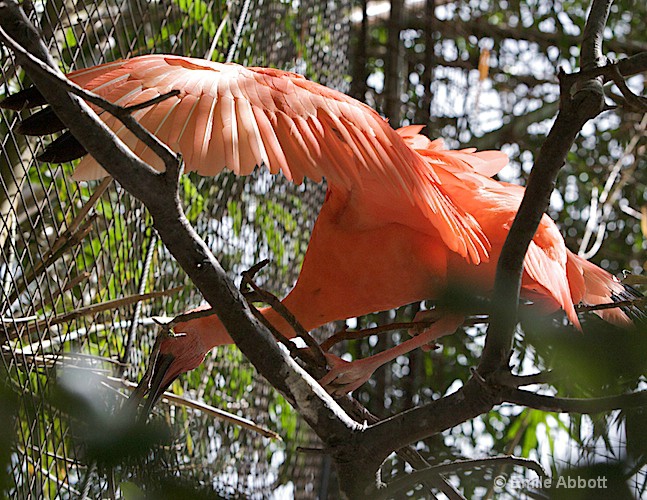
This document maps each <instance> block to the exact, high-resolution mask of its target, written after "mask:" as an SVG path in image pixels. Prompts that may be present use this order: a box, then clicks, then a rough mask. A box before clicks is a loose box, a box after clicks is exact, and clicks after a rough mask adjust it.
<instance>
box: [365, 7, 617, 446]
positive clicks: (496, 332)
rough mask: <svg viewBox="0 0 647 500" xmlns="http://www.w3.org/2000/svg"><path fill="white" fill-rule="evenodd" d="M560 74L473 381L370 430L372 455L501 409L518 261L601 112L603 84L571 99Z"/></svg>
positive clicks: (594, 33) (590, 60) (598, 18)
mask: <svg viewBox="0 0 647 500" xmlns="http://www.w3.org/2000/svg"><path fill="white" fill-rule="evenodd" d="M609 7H610V0H593V5H592V8H591V13H590V15H589V18H588V20H587V28H586V30H585V33H586V42H585V43H586V50H583V52H582V61H581V65H582V67H583V68H585V69H588V68H592V67H595V66H596V65H598V64H603V63H604V61H605V60H604V58H603V56H602V53H601V46H600V44H599V43H598V42H597V40H598V38H599V37H600V36H601V32H602V30H604V26H605V24H606V18H607V15H608V10H609ZM571 88H572V85H571V84H567V83H566V82H564V81H563V78H562V75H561V74H560V90H561V92H560V110H559V113H558V115H557V118H556V119H555V122H554V124H553V126H552V128H551V130H550V132H549V134H548V136H547V138H546V140H545V141H544V144H543V145H542V147H541V149H540V151H539V154H538V155H537V158H536V161H535V164H534V167H533V169H532V171H531V173H530V177H529V179H528V185H527V187H526V191H525V194H524V197H523V199H522V201H521V205H520V206H519V210H518V212H517V215H516V217H515V219H514V222H513V224H512V227H511V228H510V232H509V233H508V236H507V238H506V241H505V243H504V245H503V248H502V250H501V255H500V257H499V261H498V264H497V271H496V278H495V285H494V293H493V296H492V301H491V303H492V311H491V314H490V325H489V327H488V330H487V335H486V341H485V348H484V350H483V356H482V358H481V362H480V364H479V366H478V368H477V371H476V372H475V374H474V376H473V377H472V378H471V379H469V380H468V381H467V382H466V383H465V385H464V386H463V387H462V388H461V389H459V390H458V391H457V392H455V393H453V394H451V395H449V396H446V397H444V398H441V399H439V400H436V401H433V402H432V403H429V404H427V405H425V406H422V407H418V408H414V409H412V410H409V411H405V412H403V413H401V414H399V415H397V416H395V417H393V418H391V419H387V420H385V421H383V422H381V423H379V424H376V425H375V426H372V427H370V428H369V429H368V430H367V435H368V436H370V440H371V443H372V446H373V447H375V449H380V447H390V448H391V449H393V448H396V447H400V446H402V445H404V444H406V443H410V442H414V441H415V440H417V439H421V438H424V437H427V436H430V435H432V434H435V433H438V432H441V431H444V430H445V429H448V428H451V427H453V426H454V425H457V424H459V423H461V422H464V421H465V420H467V419H470V418H473V417H476V416H478V415H480V414H482V413H485V412H487V411H489V410H490V409H492V407H493V406H494V405H496V404H499V403H500V402H502V391H503V389H502V388H501V387H499V386H498V384H497V383H496V382H495V380H496V376H497V374H498V373H500V372H503V373H509V372H510V367H509V366H508V363H509V359H510V355H511V353H512V340H513V336H514V330H515V327H516V324H517V312H518V311H517V310H518V304H519V292H520V289H521V277H522V272H523V261H524V258H525V255H526V252H527V250H528V246H529V245H530V242H531V241H532V238H533V237H534V235H535V232H536V231H537V228H538V226H539V223H540V221H541V218H542V217H543V215H544V212H545V211H546V210H547V209H548V204H549V201H550V195H551V193H552V190H553V187H554V184H555V179H556V178H557V174H558V172H559V170H560V169H561V167H562V165H563V164H564V161H565V159H566V155H567V154H568V151H569V150H570V148H571V146H572V145H573V142H574V140H575V138H576V136H577V135H578V134H579V132H580V130H581V129H582V127H583V126H584V124H585V123H586V122H587V121H588V120H589V119H591V118H594V117H595V116H597V115H598V114H599V113H600V112H601V111H602V110H603V109H604V93H603V89H602V85H601V82H600V81H599V80H597V79H595V78H592V79H590V80H587V81H586V82H585V83H584V84H583V85H582V86H581V87H580V88H579V89H578V90H577V91H576V92H575V93H574V94H572V93H571Z"/></svg>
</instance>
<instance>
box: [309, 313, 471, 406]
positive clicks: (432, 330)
mask: <svg viewBox="0 0 647 500" xmlns="http://www.w3.org/2000/svg"><path fill="white" fill-rule="evenodd" d="M464 319H465V318H464V317H463V316H460V315H445V316H440V317H438V319H437V321H436V322H435V323H434V324H433V325H431V326H430V327H428V328H425V329H424V330H423V331H421V332H420V333H418V334H417V335H415V336H414V337H413V338H410V339H409V340H406V341H404V342H402V343H401V344H400V345H397V346H395V347H392V348H391V349H388V350H386V351H384V352H381V353H379V354H374V355H373V356H369V357H368V358H363V359H358V360H355V361H350V362H349V361H344V360H342V359H341V358H339V357H338V356H335V355H334V354H329V353H327V354H326V355H325V356H326V360H327V361H328V365H329V366H330V371H329V372H328V374H327V375H326V376H324V377H323V378H322V379H321V380H319V383H320V384H321V385H322V386H323V387H325V388H326V390H327V391H328V392H329V393H330V394H332V395H343V394H346V393H348V392H351V391H354V390H355V389H357V388H358V387H359V386H360V385H362V384H363V383H364V382H366V381H367V380H368V379H369V378H370V377H371V375H372V374H373V372H374V371H375V370H376V369H377V368H379V367H380V366H382V365H383V364H385V363H388V362H389V361H393V360H394V359H395V358H397V357H398V356H402V355H403V354H406V353H408V352H410V351H413V350H414V349H417V348H418V347H422V346H425V345H429V344H432V343H433V342H434V341H435V340H436V339H438V338H440V337H442V336H443V335H447V334H450V333H453V332H454V331H455V330H456V329H457V328H458V327H459V326H460V325H461V324H462V323H463V321H464Z"/></svg>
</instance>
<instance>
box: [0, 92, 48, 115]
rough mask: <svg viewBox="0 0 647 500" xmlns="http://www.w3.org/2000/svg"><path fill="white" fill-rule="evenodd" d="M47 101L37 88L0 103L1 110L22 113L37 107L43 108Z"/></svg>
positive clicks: (14, 95) (13, 95)
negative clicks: (24, 110)
mask: <svg viewBox="0 0 647 500" xmlns="http://www.w3.org/2000/svg"><path fill="white" fill-rule="evenodd" d="M45 104H47V101H46V100H45V98H44V97H43V95H42V94H41V93H40V91H39V90H38V89H37V88H36V87H28V88H26V89H24V90H21V91H20V92H17V93H16V94H12V95H10V96H7V97H5V98H4V99H3V100H2V101H0V108H2V109H12V110H14V111H22V110H23V109H30V108H34V107H36V106H43V105H45Z"/></svg>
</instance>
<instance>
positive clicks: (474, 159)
mask: <svg viewBox="0 0 647 500" xmlns="http://www.w3.org/2000/svg"><path fill="white" fill-rule="evenodd" d="M69 78H70V79H71V80H73V81H74V82H76V83H77V84H79V85H81V86H83V87H84V88H86V89H88V90H91V91H93V92H95V93H97V94H99V95H101V96H103V97H104V98H106V99H108V100H110V101H112V102H114V103H117V104H120V105H122V106H132V105H135V104H138V103H143V102H146V101H148V100H150V99H153V98H155V97H157V96H160V95H162V94H166V93H168V92H170V91H173V90H177V91H179V94H177V95H176V96H174V97H170V98H168V99H166V100H164V101H162V102H159V103H157V104H154V105H152V106H149V107H146V108H144V109H140V110H137V111H135V112H134V113H133V115H134V116H135V117H136V118H137V119H138V120H139V121H140V122H141V124H142V125H143V126H144V127H146V128H147V129H148V130H149V131H151V132H152V133H154V134H155V135H157V136H158V137H159V138H160V139H161V140H162V141H164V142H165V143H166V144H168V145H169V146H170V147H171V148H172V149H173V150H174V151H177V152H179V153H181V154H182V157H183V159H184V162H185V167H186V170H188V171H197V172H198V173H200V174H202V175H216V174H217V173H219V172H221V171H222V170H223V169H224V168H228V169H230V170H232V171H233V172H235V173H236V174H238V175H248V174H250V173H251V172H252V171H253V170H254V168H255V167H256V166H257V165H262V164H264V165H265V166H266V167H267V168H268V169H269V171H270V172H271V173H277V172H279V171H281V172H283V174H284V175H285V176H286V177H287V178H288V179H290V180H292V181H294V182H295V183H300V182H302V181H303V179H304V177H308V178H310V179H312V180H314V181H317V182H318V181H321V180H322V178H324V177H325V178H326V179H327V182H328V191H327V194H326V198H325V202H324V204H323V206H322V208H321V211H320V213H319V216H318V218H317V221H316V224H315V226H314V229H313V231H312V236H311V239H310V243H309V246H308V249H307V252H306V255H305V258H304V261H303V266H302V269H301V273H300V275H299V278H298V280H297V282H296V285H295V286H294V288H293V289H292V291H291V292H290V293H289V294H288V295H287V297H285V299H283V304H284V305H285V306H287V308H288V309H289V310H290V311H291V312H292V313H293V314H294V315H295V316H296V318H297V319H298V320H299V322H300V323H301V324H302V325H303V326H304V327H305V328H306V329H307V330H311V329H313V328H315V327H318V326H320V325H323V324H325V323H328V322H330V321H334V320H344V319H347V318H350V317H356V316H361V315H364V314H368V313H371V312H374V311H381V310H387V309H392V308H395V307H398V306H402V305H405V304H409V303H412V302H416V301H420V300H424V299H433V298H435V297H438V295H439V293H440V292H441V290H443V289H444V288H445V287H446V286H447V285H448V284H452V285H466V286H469V287H470V289H471V290H473V291H474V292H475V293H478V294H480V295H483V296H487V294H488V293H489V292H490V291H491V289H492V286H493V281H494V272H495V267H496V262H497V259H498V256H499V253H500V251H501V247H502V244H503V242H504V240H505V238H506V235H507V234H508V230H509V228H510V225H511V222H512V220H513V218H514V215H515V213H516V210H517V208H518V206H519V203H520V201H521V198H522V196H523V193H524V189H523V188H522V187H519V186H516V185H511V184H507V183H504V182H498V181H496V180H493V179H492V178H491V177H492V176H493V175H494V174H495V173H497V172H498V171H499V170H500V169H501V168H503V167H504V166H505V165H506V163H507V157H506V156H505V155H504V154H503V153H501V152H498V151H484V152H477V151H475V150H474V149H463V150H460V151H451V150H447V149H445V148H444V146H443V143H442V141H441V140H435V141H430V140H429V139H427V138H426V137H424V136H422V135H420V134H419V132H420V129H421V128H422V127H419V126H408V127H404V128H401V129H399V130H397V131H396V130H393V129H392V128H391V127H390V126H389V125H388V123H387V122H386V121H385V120H384V119H383V118H381V117H380V116H379V114H378V113H377V112H375V111H374V110H373V109H371V108H369V107H368V106H366V105H365V104H362V103H360V102H358V101H356V100H354V99H352V98H350V97H348V96H346V95H344V94H342V93H340V92H337V91H335V90H331V89H328V88H326V87H323V86H321V85H318V84H316V83H313V82H311V81H308V80H307V79H305V78H304V77H302V76H299V75H296V74H293V73H289V72H285V71H280V70H276V69H269V68H245V67H243V66H239V65H236V64H220V63H214V62H210V61H204V60H199V59H191V58H186V57H178V56H169V55H148V56H142V57H136V58H133V59H129V60H121V61H116V62H111V63H108V64H103V65H101V66H95V67H92V68H88V69H83V70H80V71H75V72H73V73H70V75H69ZM30 92H31V93H30ZM41 103H42V98H40V97H39V96H38V94H37V93H36V92H34V91H25V92H23V93H19V94H17V95H15V96H11V97H10V98H8V99H7V100H5V101H4V103H3V105H4V106H5V107H12V108H14V109H20V108H23V107H29V106H31V105H37V104H41ZM102 118H103V119H104V120H105V122H106V123H107V124H108V126H110V127H111V128H112V129H113V130H114V131H115V133H116V134H117V135H118V136H119V137H120V138H121V139H122V140H123V141H124V142H125V143H126V144H127V145H128V146H129V147H130V148H131V149H132V150H133V151H134V152H135V153H136V154H138V155H139V156H140V157H141V158H142V159H143V160H145V161H147V162H149V163H150V164H151V165H152V166H154V167H156V168H158V169H160V168H163V167H162V165H161V161H160V160H159V158H157V157H156V156H155V155H154V154H153V153H152V151H150V150H149V149H147V148H146V147H145V146H144V145H143V144H142V143H141V142H139V141H138V140H137V139H136V138H135V137H134V136H133V135H132V133H130V132H129V131H128V130H127V129H126V128H125V127H124V126H123V125H121V123H120V122H118V121H117V120H116V119H115V118H114V117H112V116H106V115H105V114H104V115H102ZM62 128H63V126H62V124H60V122H58V121H57V120H56V119H55V116H54V115H53V114H51V113H48V112H46V111H41V112H39V113H37V114H36V115H34V116H32V117H31V118H29V119H27V120H26V121H25V122H23V123H22V125H21V130H22V132H23V133H27V134H29V133H40V132H42V131H43V130H44V129H46V131H47V132H52V131H54V130H59V129H62ZM63 137H64V138H63V139H62V140H59V141H62V142H63V144H61V142H57V143H54V146H53V150H52V149H50V150H49V152H47V151H46V153H45V155H44V157H45V158H46V159H49V160H56V161H63V160H69V159H71V158H75V157H79V156H81V155H82V154H84V151H83V149H82V148H81V147H80V146H79V145H78V143H75V141H74V139H72V138H71V137H65V136H63ZM105 175H106V172H105V171H104V170H103V169H102V168H101V166H100V165H98V164H97V163H96V161H94V159H92V158H91V157H89V156H86V157H85V158H84V159H83V160H82V161H81V162H80V164H79V165H78V167H77V168H76V170H75V172H74V178H75V179H77V180H90V179H97V178H100V177H102V176H105ZM521 296H522V298H524V299H526V300H529V301H532V303H533V304H534V307H535V308H537V309H539V310H540V311H542V313H546V314H548V313H551V312H554V311H556V310H558V309H562V310H563V311H564V312H565V313H566V316H567V317H568V319H569V320H570V321H571V322H572V323H573V324H574V325H575V326H576V327H578V328H579V321H578V316H577V314H576V310H575V308H574V304H578V303H585V304H591V305H594V304H606V303H611V302H614V301H616V300H618V298H623V297H628V296H629V297H631V296H633V292H632V291H631V290H630V289H628V288H627V287H624V286H623V285H622V284H621V283H620V282H619V281H618V280H617V279H616V278H615V277H613V276H612V275H611V274H609V273H607V272H606V271H604V270H602V269H601V268H599V267H597V266H595V265H594V264H592V263H590V262H587V261H586V260H584V259H582V258H580V257H578V256H576V255H575V254H573V253H571V252H570V251H569V250H567V248H566V246H565V244H564V240H563V238H562V237H561V235H560V233H559V231H558V229H557V227H556V226H555V224H554V222H553V221H552V220H550V219H549V218H548V217H547V216H544V217H543V219H542V220H541V224H540V227H539V229H538V231H537V233H536V235H535V237H534V239H533V241H532V243H531V244H530V248H529V249H528V254H527V256H526V259H525V270H524V274H523V283H522V290H521ZM262 312H263V314H264V315H265V317H266V318H267V319H268V320H269V321H270V323H272V324H273V325H274V326H275V327H276V328H277V329H278V330H279V331H280V332H281V333H283V335H285V336H286V337H289V338H292V337H294V336H295V333H294V331H293V328H292V327H291V326H290V325H289V324H288V322H287V321H286V320H285V319H283V318H282V317H281V315H279V314H278V313H277V312H275V311H274V310H272V309H270V308H267V309H264V310H263V311H262ZM441 312H442V311H441ZM596 313H597V314H598V315H599V316H601V317H602V318H603V319H605V320H606V321H609V322H611V323H614V324H618V325H623V326H626V325H629V324H631V320H630V318H629V317H628V316H627V314H625V312H623V311H622V310H621V309H619V308H611V309H604V310H600V311H597V312H596ZM463 319H464V318H463V317H461V316H460V315H457V314H456V313H452V314H445V315H442V314H440V315H439V317H438V318H437V319H436V321H435V323H434V324H433V325H432V326H430V327H428V328H427V329H426V330H424V331H423V332H421V333H420V334H419V335H416V336H414V337H412V338H410V339H408V340H406V341H404V342H402V343H401V344H399V345H398V346H396V347H394V348H392V349H389V350H387V351H384V352H381V353H379V354H375V355H373V356H370V357H368V358H365V359H359V360H355V361H353V362H345V361H342V360H340V359H339V358H336V357H334V356H332V355H329V356H328V361H329V365H330V367H331V370H330V372H329V373H328V374H327V375H326V376H325V377H324V378H323V379H322V380H321V383H322V385H324V386H327V387H328V389H329V390H330V391H331V392H333V393H336V394H342V393H346V392H349V391H352V390H354V389H356V388H357V387H359V386H360V385H361V384H362V383H364V382H365V381H366V380H368V378H369V377H370V376H371V374H372V373H373V371H374V370H375V369H376V368H377V367H378V366H380V365H382V364H384V363H386V362H388V361H390V360H393V359H395V357H397V356H399V355H401V354H404V353H406V352H409V351H411V350H412V349H415V348H417V347H422V346H425V345H427V344H429V343H431V342H433V341H434V340H435V339H437V338H439V337H441V336H443V335H446V334H449V333H452V332H454V331H455V330H456V328H457V327H458V326H459V325H460V324H461V323H462V321H463ZM175 332H176V333H178V334H181V335H176V336H173V337H169V338H167V339H165V340H163V341H162V342H161V345H160V357H159V359H158V370H157V373H156V375H155V377H154V379H155V382H154V384H153V385H154V388H152V391H153V393H155V394H159V393H160V390H161V389H163V388H166V387H167V386H168V385H169V384H170V383H171V382H172V381H173V380H174V379H175V378H176V377H177V376H178V375H180V374H182V373H184V372H186V371H189V370H192V369H193V368H195V367H197V366H198V365H199V364H200V363H201V362H202V361H203V359H204V357H205V355H206V354H207V353H208V352H209V351H210V350H211V349H213V348H214V347H216V346H220V345H223V344H229V343H231V342H232V340H231V338H230V336H229V334H228V333H227V331H226V330H225V328H224V327H223V325H222V323H221V322H220V321H219V320H218V318H217V317H216V316H213V315H212V316H207V317H203V318H199V319H194V320H191V321H187V322H184V323H180V324H178V325H176V327H175Z"/></svg>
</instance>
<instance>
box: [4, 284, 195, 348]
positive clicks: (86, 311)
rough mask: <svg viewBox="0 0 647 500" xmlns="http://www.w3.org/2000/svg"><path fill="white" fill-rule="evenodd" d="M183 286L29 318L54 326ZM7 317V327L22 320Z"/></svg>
mask: <svg viewBox="0 0 647 500" xmlns="http://www.w3.org/2000/svg"><path fill="white" fill-rule="evenodd" d="M183 288H184V287H183V286H178V287H175V288H170V289H168V290H159V291H155V292H149V293H142V294H135V295H128V296H126V297H120V298H118V299H112V300H106V301H104V302H99V303H98V304H91V305H89V306H84V307H79V308H78V309H75V310H74V311H70V312H69V313H65V314H61V315H59V316H53V317H49V318H44V319H42V318H41V319H39V318H38V317H34V316H30V317H29V319H30V320H36V324H35V325H34V328H36V329H40V328H42V327H43V326H48V327H52V326H54V325H60V324H61V323H67V322H69V321H72V320H73V319H77V318H81V317H83V316H92V315H94V314H97V313H100V312H103V311H110V310H114V309H118V308H120V307H123V306H127V305H131V304H136V303H137V302H141V301H146V300H153V299H158V298H160V297H167V296H169V295H173V294H175V293H178V292H180V291H181V290H182V289H183ZM7 319H9V318H2V323H3V324H4V325H5V328H6V329H8V328H7V327H11V326H14V323H18V322H20V319H21V318H17V321H15V320H11V321H7ZM14 328H15V326H14ZM9 338H15V335H13V336H10V337H9Z"/></svg>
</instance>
